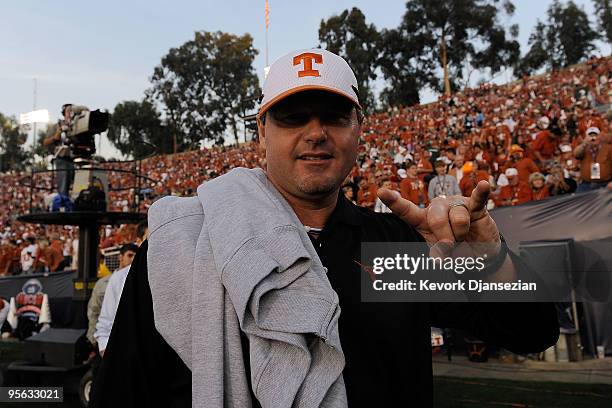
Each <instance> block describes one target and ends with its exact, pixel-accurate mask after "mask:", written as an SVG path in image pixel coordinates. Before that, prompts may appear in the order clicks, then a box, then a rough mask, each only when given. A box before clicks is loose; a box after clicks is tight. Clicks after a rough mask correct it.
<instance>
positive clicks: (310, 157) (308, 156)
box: [298, 153, 334, 161]
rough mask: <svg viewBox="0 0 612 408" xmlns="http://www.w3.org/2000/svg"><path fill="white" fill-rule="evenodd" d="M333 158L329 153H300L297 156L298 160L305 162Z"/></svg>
mask: <svg viewBox="0 0 612 408" xmlns="http://www.w3.org/2000/svg"><path fill="white" fill-rule="evenodd" d="M333 157H334V156H333V155H331V154H329V153H302V154H300V155H299V156H298V160H306V161H322V160H329V159H331V158H333Z"/></svg>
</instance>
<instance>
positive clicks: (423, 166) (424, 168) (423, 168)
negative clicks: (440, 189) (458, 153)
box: [417, 159, 433, 181]
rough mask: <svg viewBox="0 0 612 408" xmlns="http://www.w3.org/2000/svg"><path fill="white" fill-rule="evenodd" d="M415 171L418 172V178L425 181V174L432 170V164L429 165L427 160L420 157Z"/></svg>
mask: <svg viewBox="0 0 612 408" xmlns="http://www.w3.org/2000/svg"><path fill="white" fill-rule="evenodd" d="M417 171H418V172H419V173H418V178H419V180H421V181H425V176H426V175H428V174H430V173H432V172H433V166H432V165H431V163H430V162H429V160H427V159H421V160H420V161H419V162H418V163H417Z"/></svg>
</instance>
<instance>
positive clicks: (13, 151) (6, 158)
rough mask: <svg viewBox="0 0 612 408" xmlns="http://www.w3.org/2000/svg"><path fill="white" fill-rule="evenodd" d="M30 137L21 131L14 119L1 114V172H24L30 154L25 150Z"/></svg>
mask: <svg viewBox="0 0 612 408" xmlns="http://www.w3.org/2000/svg"><path fill="white" fill-rule="evenodd" d="M27 139H28V135H27V134H26V133H23V132H22V131H21V130H20V129H19V125H18V124H17V121H16V120H15V118H13V117H7V116H4V115H3V114H2V113H0V171H2V172H5V171H9V170H23V169H24V168H25V166H26V165H27V164H28V163H29V159H30V154H29V153H28V152H27V151H26V150H25V149H24V145H25V143H26V141H27Z"/></svg>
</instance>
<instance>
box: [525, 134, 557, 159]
mask: <svg viewBox="0 0 612 408" xmlns="http://www.w3.org/2000/svg"><path fill="white" fill-rule="evenodd" d="M531 148H532V149H533V150H534V151H537V152H540V155H541V156H542V158H543V159H544V160H549V159H552V158H553V156H554V155H555V149H556V148H557V139H556V138H553V136H552V135H551V133H550V132H549V131H548V130H543V131H541V132H539V133H538V135H537V136H536V138H535V140H534V141H533V143H531Z"/></svg>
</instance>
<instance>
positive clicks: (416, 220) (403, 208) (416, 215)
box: [377, 188, 426, 227]
mask: <svg viewBox="0 0 612 408" xmlns="http://www.w3.org/2000/svg"><path fill="white" fill-rule="evenodd" d="M377 193H378V197H379V198H380V200H381V201H382V202H383V203H384V204H385V205H386V206H387V207H389V209H390V210H391V211H392V212H393V214H395V215H397V216H398V217H400V218H401V219H402V221H404V222H405V223H406V224H409V225H412V226H414V227H416V226H418V225H420V224H421V223H423V222H424V221H425V219H426V217H425V214H426V212H425V210H424V209H423V208H419V207H418V206H417V205H416V204H414V203H413V202H412V201H410V200H406V199H405V198H402V196H400V194H399V193H398V192H397V191H392V190H389V189H388V188H379V189H378V192H377Z"/></svg>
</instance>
